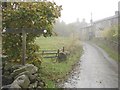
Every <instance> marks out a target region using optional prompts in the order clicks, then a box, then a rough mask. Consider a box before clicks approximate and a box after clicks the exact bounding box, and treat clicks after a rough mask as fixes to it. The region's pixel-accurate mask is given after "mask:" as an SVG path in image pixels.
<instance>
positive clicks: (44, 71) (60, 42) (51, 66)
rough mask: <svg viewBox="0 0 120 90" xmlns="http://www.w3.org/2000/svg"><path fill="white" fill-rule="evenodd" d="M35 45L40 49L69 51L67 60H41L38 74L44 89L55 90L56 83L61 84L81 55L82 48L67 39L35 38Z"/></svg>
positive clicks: (75, 41)
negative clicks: (44, 86)
mask: <svg viewBox="0 0 120 90" xmlns="http://www.w3.org/2000/svg"><path fill="white" fill-rule="evenodd" d="M36 43H37V44H38V45H39V46H40V48H41V49H59V48H61V47H63V46H64V47H65V50H67V51H70V52H71V53H70V55H69V56H68V58H67V60H65V61H63V62H60V63H59V62H57V61H56V59H45V58H43V59H42V64H41V70H40V74H41V77H42V79H43V80H44V81H45V83H46V88H55V87H56V83H58V82H62V81H63V80H64V79H65V78H67V76H68V75H69V73H70V71H71V70H72V68H73V66H74V64H75V63H76V62H77V61H78V60H79V58H80V56H81V54H82V46H81V43H80V41H79V40H76V39H75V40H73V39H72V38H68V37H48V38H44V37H41V38H37V39H36Z"/></svg>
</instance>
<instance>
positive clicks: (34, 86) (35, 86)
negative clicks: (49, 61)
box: [29, 81, 38, 88]
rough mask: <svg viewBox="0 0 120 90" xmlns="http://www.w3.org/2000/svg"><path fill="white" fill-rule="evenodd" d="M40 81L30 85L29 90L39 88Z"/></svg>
mask: <svg viewBox="0 0 120 90" xmlns="http://www.w3.org/2000/svg"><path fill="white" fill-rule="evenodd" d="M37 85H38V81H36V82H35V83H32V84H30V85H29V88H37Z"/></svg>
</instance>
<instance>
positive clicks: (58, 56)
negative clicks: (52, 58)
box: [57, 49, 60, 57]
mask: <svg viewBox="0 0 120 90" xmlns="http://www.w3.org/2000/svg"><path fill="white" fill-rule="evenodd" d="M59 53H60V50H59V49H58V51H57V56H58V57H59Z"/></svg>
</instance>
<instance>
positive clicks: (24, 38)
mask: <svg viewBox="0 0 120 90" xmlns="http://www.w3.org/2000/svg"><path fill="white" fill-rule="evenodd" d="M25 61H26V32H25V30H22V65H25Z"/></svg>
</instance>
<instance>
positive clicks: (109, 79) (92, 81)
mask: <svg viewBox="0 0 120 90" xmlns="http://www.w3.org/2000/svg"><path fill="white" fill-rule="evenodd" d="M83 48H84V53H83V56H82V57H81V59H80V62H79V63H78V66H77V67H76V68H75V70H74V72H73V73H72V74H71V76H70V77H69V78H68V80H67V81H65V82H64V83H63V84H61V85H60V87H64V88H118V64H117V62H116V61H115V60H112V59H111V58H110V57H109V56H108V55H107V53H106V52H105V51H104V50H103V49H101V48H99V47H98V46H96V45H94V44H89V43H84V44H83Z"/></svg>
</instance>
